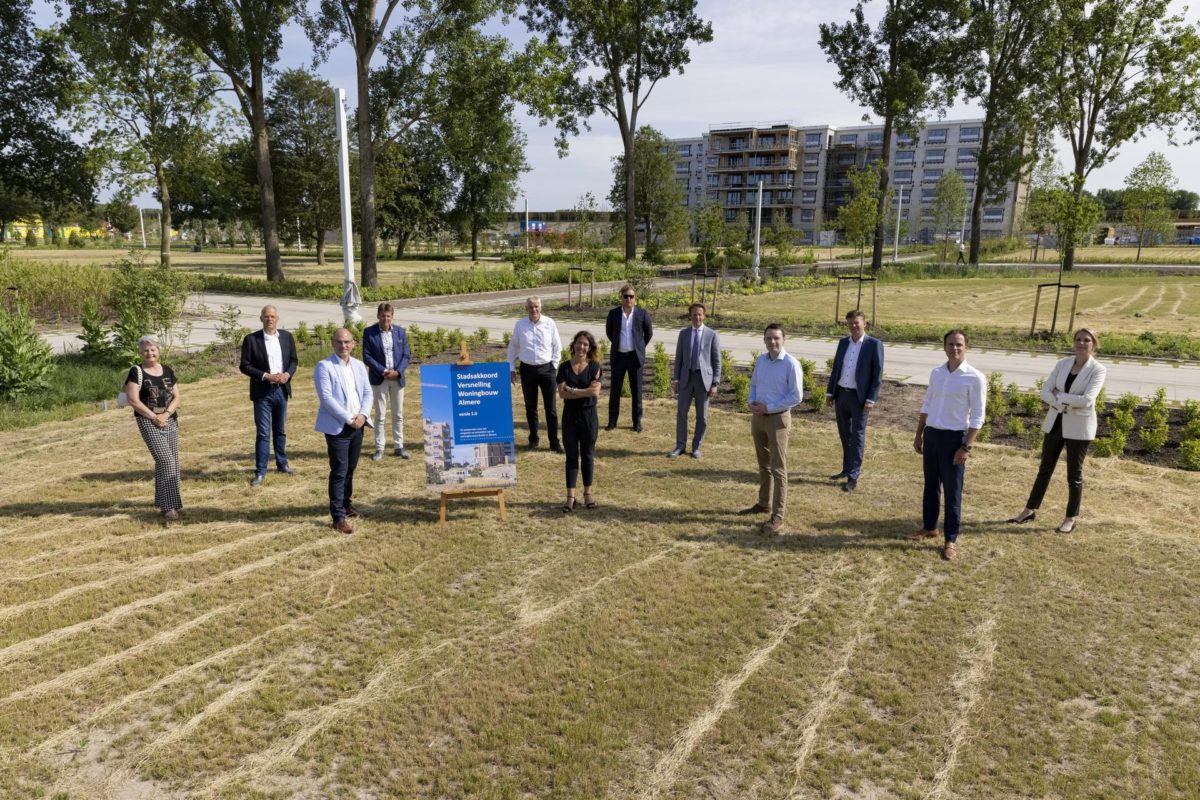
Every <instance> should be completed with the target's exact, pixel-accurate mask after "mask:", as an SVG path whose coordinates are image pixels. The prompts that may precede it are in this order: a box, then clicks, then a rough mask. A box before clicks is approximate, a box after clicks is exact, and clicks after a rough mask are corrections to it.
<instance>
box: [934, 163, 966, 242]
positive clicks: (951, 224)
mask: <svg viewBox="0 0 1200 800" xmlns="http://www.w3.org/2000/svg"><path fill="white" fill-rule="evenodd" d="M932 211H933V226H934V230H936V231H937V235H938V237H939V238H940V239H941V247H940V248H939V250H940V252H941V258H942V263H943V264H944V263H946V250H947V248H948V247H949V242H950V231H951V230H953V229H954V228H957V227H958V226H959V224H960V221H961V220H962V218H963V215H964V214H966V211H967V187H966V184H964V183H963V179H962V176H961V175H959V174H958V172H957V171H956V170H950V171H949V172H947V173H946V174H944V175H942V177H941V179H940V180H938V182H937V189H936V190H935V194H934V197H933V209H932Z"/></svg>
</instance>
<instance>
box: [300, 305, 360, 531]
mask: <svg viewBox="0 0 1200 800" xmlns="http://www.w3.org/2000/svg"><path fill="white" fill-rule="evenodd" d="M352 352H354V334H353V333H351V332H350V331H349V330H348V329H346V328H338V329H337V330H336V331H335V332H334V334H333V355H331V356H330V357H329V358H327V359H325V360H323V361H319V362H317V366H316V368H315V369H314V370H313V384H315V385H316V387H317V401H318V402H319V404H320V405H319V407H318V408H317V430H318V431H320V432H321V433H323V434H325V447H326V448H327V449H328V451H329V514H330V516H332V517H333V528H334V530H336V531H338V532H340V533H354V528H353V527H351V525H350V523H349V522H348V521H347V519H348V518H352V517H357V516H360V514H359V512H358V510H357V509H356V508H355V507H354V504H353V503H352V502H351V499H352V497H353V495H354V470H355V468H357V467H358V456H359V454H360V453H361V452H362V442H363V426H365V425H367V424H368V423H367V414H368V413H370V410H371V381H370V378H369V377H368V375H367V366H366V365H365V364H363V362H361V361H359V360H358V359H357V358H354V357H353V356H351V355H350V354H351V353H352Z"/></svg>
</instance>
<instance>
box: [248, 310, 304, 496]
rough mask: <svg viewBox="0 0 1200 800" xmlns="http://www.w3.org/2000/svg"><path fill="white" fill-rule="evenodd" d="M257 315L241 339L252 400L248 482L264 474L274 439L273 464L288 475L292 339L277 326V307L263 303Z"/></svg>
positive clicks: (258, 483)
mask: <svg viewBox="0 0 1200 800" xmlns="http://www.w3.org/2000/svg"><path fill="white" fill-rule="evenodd" d="M258 318H259V319H260V320H261V321H262V324H263V326H262V330H259V331H255V332H254V333H251V334H249V335H247V336H246V337H245V338H243V339H242V361H241V365H240V369H241V372H242V374H243V375H246V376H248V377H249V378H250V402H252V403H253V404H254V431H255V433H254V477H253V478H251V479H250V485H251V486H262V482H263V481H264V480H266V477H267V456H269V455H270V454H271V442H272V440H274V443H275V468H276V469H278V470H279V471H280V472H282V473H284V474H286V475H291V474H292V468H291V465H289V464H288V458H287V405H288V398H290V397H291V396H292V383H291V381H292V376H293V375H295V374H296V364H297V361H296V341H295V340H294V339H293V338H292V335H291V334H290V333H288V332H287V331H285V330H280V328H279V311H278V310H277V309H276V308H275V306H270V305H268V306H263V310H262V313H261V314H259V316H258Z"/></svg>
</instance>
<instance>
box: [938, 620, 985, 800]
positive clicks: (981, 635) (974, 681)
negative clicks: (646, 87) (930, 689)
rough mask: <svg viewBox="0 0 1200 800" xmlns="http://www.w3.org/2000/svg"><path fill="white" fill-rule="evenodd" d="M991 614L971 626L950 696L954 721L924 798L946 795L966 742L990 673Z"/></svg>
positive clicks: (940, 799)
mask: <svg viewBox="0 0 1200 800" xmlns="http://www.w3.org/2000/svg"><path fill="white" fill-rule="evenodd" d="M995 627H996V616H995V614H992V615H989V616H988V618H987V619H985V620H983V621H982V622H980V623H979V624H978V625H976V626H975V630H974V631H973V637H972V638H973V639H974V642H973V645H972V647H971V648H970V649H969V650H968V651H967V652H966V654H965V656H964V661H965V664H964V666H965V667H966V669H965V670H959V671H958V672H957V673H956V675H955V678H954V696H955V698H956V699H957V701H958V704H957V713H956V714H955V716H954V722H953V723H951V725H950V733H949V736H948V737H947V741H946V750H945V755H944V757H943V759H942V766H941V767H939V768H938V771H937V773H936V774H935V775H934V777H933V787H932V788H931V789H930V790H929V792H928V793H926V794H925V797H926V798H927V800H945V798H947V797H949V796H950V779H951V778H952V777H953V775H954V768H955V766H956V765H957V763H958V754H959V752H960V751H961V750H962V748H963V746H964V745H965V744H966V742H967V738H968V732H967V731H968V728H969V725H970V719H971V715H972V714H973V713H974V711H975V707H976V706H978V705H979V701H980V700H981V699H982V696H983V687H984V684H985V683H986V682H987V680H988V678H989V676H990V675H991V672H992V664H993V663H994V662H995V659H996V647H997V644H996V637H995V636H994V635H993V631H994V629H995Z"/></svg>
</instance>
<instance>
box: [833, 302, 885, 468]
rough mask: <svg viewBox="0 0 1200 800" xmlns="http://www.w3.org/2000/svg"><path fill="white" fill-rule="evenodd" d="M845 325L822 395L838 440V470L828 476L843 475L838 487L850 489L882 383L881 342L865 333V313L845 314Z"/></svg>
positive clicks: (860, 460) (863, 450)
mask: <svg viewBox="0 0 1200 800" xmlns="http://www.w3.org/2000/svg"><path fill="white" fill-rule="evenodd" d="M846 325H847V326H848V327H849V328H850V335H849V336H847V337H845V338H844V339H842V340H841V341H840V342H838V346H837V354H836V355H835V356H834V357H833V369H831V370H829V386H828V388H826V390H825V397H827V398H828V399H829V400H831V401H832V402H833V413H834V416H835V417H836V418H837V428H838V437H839V438H840V439H841V440H842V470H841V472H839V473H838V474H836V475H830V476H829V479H830V480H834V481H836V480H839V479H841V478H845V479H846V482H845V483H844V484H842V491H846V492H853V491H854V490H855V489H856V488H857V487H858V476H859V473H860V472H861V471H862V462H863V454H864V453H865V452H866V449H867V418H868V417H869V416H870V414H871V409H872V408H874V407H875V403H876V401H878V400H879V387H880V385H881V384H882V383H883V342H881V341H879V340H878V339H876V338H874V337H872V336H867V316H866V314H864V313H863V312H861V311H859V310H858V309H855V310H853V311H850V312H848V313H847V314H846Z"/></svg>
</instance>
